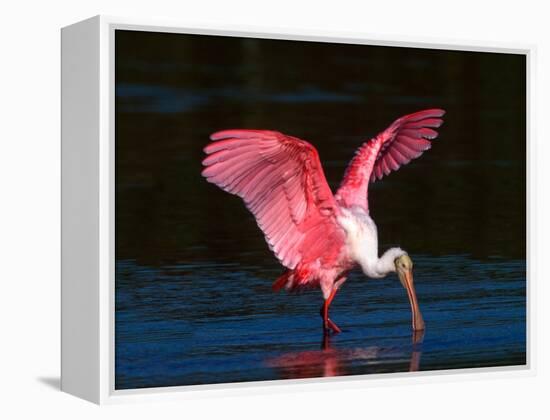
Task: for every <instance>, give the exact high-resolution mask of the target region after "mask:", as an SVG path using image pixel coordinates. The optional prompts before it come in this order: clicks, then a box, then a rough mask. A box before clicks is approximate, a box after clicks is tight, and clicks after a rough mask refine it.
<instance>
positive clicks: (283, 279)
mask: <svg viewBox="0 0 550 420" xmlns="http://www.w3.org/2000/svg"><path fill="white" fill-rule="evenodd" d="M292 274H293V271H292V270H287V271H285V273H284V274H283V275H282V276H280V277H279V278H278V279H277V280H275V281H274V282H273V285H272V286H271V288H272V289H273V291H274V292H278V291H279V290H281V289H282V288H283V287H285V286H286V285H287V283H288V281H289V280H290V277H291V276H292Z"/></svg>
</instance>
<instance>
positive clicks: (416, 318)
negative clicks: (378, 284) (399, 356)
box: [398, 270, 424, 331]
mask: <svg viewBox="0 0 550 420" xmlns="http://www.w3.org/2000/svg"><path fill="white" fill-rule="evenodd" d="M398 274H399V280H400V281H401V284H402V285H403V287H404V288H405V290H406V291H407V295H408V296H409V302H410V304H411V311H412V327H413V330H414V331H423V330H424V319H423V318H422V314H421V313H420V308H419V307H418V300H417V299H416V291H415V289H414V281H413V275H412V270H407V271H405V272H399V273H398Z"/></svg>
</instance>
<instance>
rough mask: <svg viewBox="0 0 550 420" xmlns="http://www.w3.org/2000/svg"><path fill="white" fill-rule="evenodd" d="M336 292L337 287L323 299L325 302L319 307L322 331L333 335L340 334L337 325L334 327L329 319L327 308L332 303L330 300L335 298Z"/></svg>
mask: <svg viewBox="0 0 550 420" xmlns="http://www.w3.org/2000/svg"><path fill="white" fill-rule="evenodd" d="M337 291H338V288H337V287H334V288H333V289H332V291H331V292H330V295H329V297H328V298H326V299H325V302H324V303H323V306H321V316H322V317H323V331H324V332H325V333H327V332H328V331H329V330H332V331H333V332H334V333H335V334H338V333H340V332H342V330H341V329H340V328H338V325H336V324H335V323H334V322H333V321H332V320H331V319H330V318H329V317H328V308H329V306H330V304H331V302H332V299H334V296H336V292H337Z"/></svg>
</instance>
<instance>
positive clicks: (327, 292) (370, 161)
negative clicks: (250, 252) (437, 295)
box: [202, 109, 445, 333]
mask: <svg viewBox="0 0 550 420" xmlns="http://www.w3.org/2000/svg"><path fill="white" fill-rule="evenodd" d="M444 114H445V111H444V110H442V109H428V110H424V111H419V112H416V113H414V114H409V115H405V116H403V117H401V118H399V119H398V120H396V121H395V122H394V123H393V124H391V125H390V126H389V127H388V128H387V129H386V130H384V131H383V132H381V133H380V134H378V135H377V136H376V137H374V138H372V139H371V140H369V141H367V142H365V143H363V145H362V146H361V147H360V148H359V149H358V150H357V152H356V154H355V157H354V158H353V159H352V160H351V162H350V164H349V166H348V167H347V169H346V173H345V175H344V179H343V180H342V183H341V185H340V188H339V189H338V191H337V192H336V194H334V195H333V194H332V192H331V190H330V187H329V185H328V183H327V180H326V178H325V175H324V173H323V168H322V167H321V162H320V160H319V155H318V153H317V150H316V149H315V147H313V146H312V145H311V144H309V143H308V142H306V141H304V140H300V139H298V138H296V137H292V136H288V135H285V134H282V133H279V132H277V131H267V130H245V129H236V130H224V131H220V132H217V133H214V134H212V135H211V136H210V139H211V140H212V141H213V142H212V143H210V144H208V145H207V146H206V147H205V148H204V151H205V153H206V154H207V155H208V156H207V157H206V158H205V159H204V160H203V165H204V166H205V168H204V169H203V171H202V175H203V176H204V177H205V178H206V179H207V180H208V182H211V183H213V184H216V185H217V186H218V187H220V188H221V189H223V190H224V191H227V192H229V193H231V194H235V195H238V196H239V197H241V198H242V199H243V200H244V203H245V205H246V207H247V208H248V209H249V210H250V211H251V212H252V214H253V215H254V217H255V218H256V222H257V223H258V226H259V227H260V229H261V230H262V231H263V233H264V235H265V239H266V241H267V243H268V245H269V248H270V249H271V250H272V251H273V252H274V254H275V256H276V257H277V258H278V260H279V261H280V263H281V264H282V265H283V266H285V267H286V268H287V270H286V272H285V273H284V274H283V275H282V276H281V277H279V278H278V279H277V280H276V281H275V282H274V283H273V289H274V290H279V289H281V288H283V287H284V288H285V289H287V290H296V289H299V288H303V287H320V288H321V291H322V293H323V298H324V303H323V306H322V307H321V316H322V318H323V331H324V332H325V333H327V332H329V331H330V330H332V331H333V332H334V333H338V332H340V331H341V330H340V328H338V326H337V325H336V324H335V323H334V322H333V321H332V320H331V319H330V318H329V313H328V312H329V306H330V304H331V302H332V300H333V299H334V296H335V295H336V292H337V291H338V290H339V289H340V287H342V285H343V284H344V282H345V281H346V278H347V275H348V273H349V271H350V270H351V269H352V268H354V267H355V266H357V265H358V266H360V267H361V269H362V270H363V273H364V274H365V275H366V276H367V277H370V278H381V277H384V276H386V275H387V274H389V273H393V272H396V273H397V276H398V278H399V280H400V281H401V284H402V285H403V287H404V288H405V290H406V291H407V295H408V298H409V302H410V305H411V310H412V328H413V330H414V331H421V330H423V329H424V320H423V318H422V314H421V313H420V309H419V307H418V301H417V298H416V292H415V288H414V283H413V274H412V269H413V263H412V260H411V258H410V257H409V256H408V254H407V253H406V252H405V251H404V250H403V249H401V248H390V249H388V250H387V251H386V252H384V254H382V256H381V257H379V256H378V233H377V228H376V224H375V223H374V221H373V220H372V219H371V217H370V215H369V206H368V188H369V183H371V182H375V181H376V180H379V179H381V178H382V177H383V176H384V175H388V174H390V172H392V171H396V170H397V169H399V167H401V166H402V165H405V164H406V163H409V162H410V161H411V160H413V159H415V158H417V157H419V156H420V155H422V153H423V152H425V151H426V150H428V149H429V148H430V147H431V142H430V140H433V139H435V138H436V137H437V135H438V133H437V131H435V129H436V128H438V127H440V126H441V124H442V123H443V120H442V119H441V118H442V117H443V115H444Z"/></svg>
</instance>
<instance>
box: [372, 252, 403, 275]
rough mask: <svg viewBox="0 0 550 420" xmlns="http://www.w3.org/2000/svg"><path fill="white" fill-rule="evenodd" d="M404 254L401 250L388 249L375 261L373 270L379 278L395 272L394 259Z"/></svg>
mask: <svg viewBox="0 0 550 420" xmlns="http://www.w3.org/2000/svg"><path fill="white" fill-rule="evenodd" d="M405 254H406V252H405V251H403V250H402V249H401V248H390V249H388V250H387V251H386V252H384V254H383V255H382V256H381V257H380V258H378V260H377V261H376V268H375V270H376V271H377V272H378V274H379V275H380V277H384V276H386V275H387V274H389V273H393V272H395V259H396V258H399V257H401V256H402V255H405Z"/></svg>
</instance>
